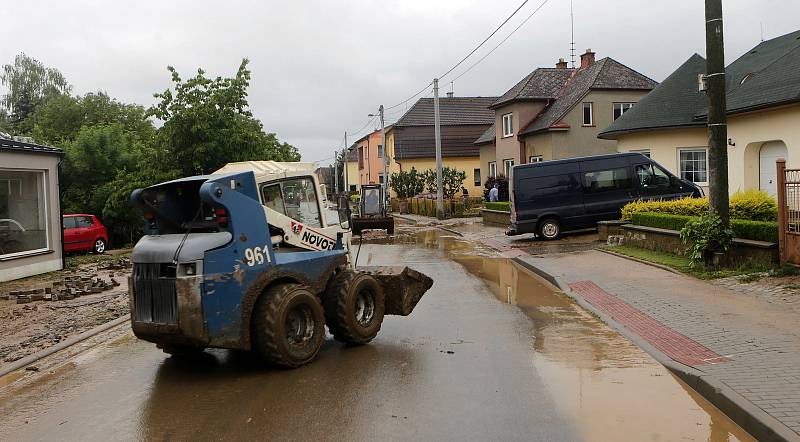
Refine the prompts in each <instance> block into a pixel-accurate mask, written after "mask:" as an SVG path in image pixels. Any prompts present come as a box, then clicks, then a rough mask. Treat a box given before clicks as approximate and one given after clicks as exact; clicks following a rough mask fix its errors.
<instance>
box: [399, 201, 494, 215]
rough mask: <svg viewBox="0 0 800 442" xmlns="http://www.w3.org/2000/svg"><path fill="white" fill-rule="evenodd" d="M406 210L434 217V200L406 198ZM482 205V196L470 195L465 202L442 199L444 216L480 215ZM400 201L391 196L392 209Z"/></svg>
mask: <svg viewBox="0 0 800 442" xmlns="http://www.w3.org/2000/svg"><path fill="white" fill-rule="evenodd" d="M407 201H408V211H409V212H410V213H413V214H415V215H422V216H430V217H433V218H435V217H436V200H435V199H431V198H408V200H407ZM481 207H483V198H481V197H470V198H467V201H466V203H465V201H464V198H452V199H446V200H444V216H445V218H461V217H467V216H480V209H481ZM399 209H400V203H399V201H398V200H397V199H396V198H392V210H393V211H395V212H397V211H399Z"/></svg>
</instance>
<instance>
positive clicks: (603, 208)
mask: <svg viewBox="0 0 800 442" xmlns="http://www.w3.org/2000/svg"><path fill="white" fill-rule="evenodd" d="M587 163H588V162H587ZM586 166H589V167H584V165H582V166H581V168H582V170H583V171H582V172H581V176H582V178H583V190H584V195H583V206H584V210H585V212H586V215H585V216H584V218H583V221H582V223H581V224H583V226H584V227H593V226H594V225H595V224H596V223H597V222H598V221H606V220H614V219H619V217H620V211H621V209H622V207H623V206H624V205H625V204H628V203H629V202H631V201H633V200H634V199H636V196H637V195H636V189H635V188H634V186H633V176H632V174H631V167H630V166H629V165H622V164H608V165H603V166H601V167H597V166H600V165H599V164H594V165H588V164H586Z"/></svg>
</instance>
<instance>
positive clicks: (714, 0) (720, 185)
mask: <svg viewBox="0 0 800 442" xmlns="http://www.w3.org/2000/svg"><path fill="white" fill-rule="evenodd" d="M705 80H706V88H707V89H706V94H707V95H708V201H709V210H710V211H711V212H712V213H716V214H717V215H718V216H719V217H720V218H721V219H722V222H723V224H724V225H726V226H727V225H728V122H727V117H726V115H725V109H726V101H725V48H724V39H723V37H722V0H706V77H705Z"/></svg>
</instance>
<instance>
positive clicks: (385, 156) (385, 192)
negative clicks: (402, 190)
mask: <svg viewBox="0 0 800 442" xmlns="http://www.w3.org/2000/svg"><path fill="white" fill-rule="evenodd" d="M378 113H379V114H380V116H381V149H383V195H384V199H385V200H386V201H388V200H389V174H388V173H387V170H386V169H387V165H388V160H389V155H388V154H387V152H386V129H385V128H384V127H383V105H381V106H380V107H379V108H378Z"/></svg>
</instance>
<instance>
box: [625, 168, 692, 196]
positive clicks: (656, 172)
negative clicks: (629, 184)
mask: <svg viewBox="0 0 800 442" xmlns="http://www.w3.org/2000/svg"><path fill="white" fill-rule="evenodd" d="M633 174H634V176H635V177H636V181H637V184H638V186H639V190H638V193H639V195H638V196H639V197H640V198H641V199H645V200H648V199H675V198H678V197H681V196H683V195H682V194H681V189H679V188H678V186H676V181H675V180H674V179H673V178H672V177H671V176H670V175H669V174H668V173H667V172H666V171H665V170H664V169H662V168H661V167H659V166H657V165H655V164H653V163H643V164H636V165H634V166H633Z"/></svg>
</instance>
